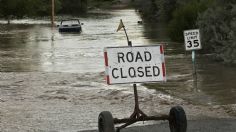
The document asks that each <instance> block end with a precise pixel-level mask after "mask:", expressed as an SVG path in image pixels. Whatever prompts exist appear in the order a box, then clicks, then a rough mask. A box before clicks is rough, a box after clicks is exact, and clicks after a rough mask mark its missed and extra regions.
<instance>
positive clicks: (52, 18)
mask: <svg viewBox="0 0 236 132" xmlns="http://www.w3.org/2000/svg"><path fill="white" fill-rule="evenodd" d="M51 4H52V14H51V25H52V27H54V15H55V12H54V11H55V0H52V3H51Z"/></svg>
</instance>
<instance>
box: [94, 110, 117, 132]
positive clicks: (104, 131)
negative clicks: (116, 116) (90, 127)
mask: <svg viewBox="0 0 236 132" xmlns="http://www.w3.org/2000/svg"><path fill="white" fill-rule="evenodd" d="M98 130H99V132H115V126H114V121H113V117H112V114H111V113H110V112H109V111H103V112H101V113H100V114H99V116H98Z"/></svg>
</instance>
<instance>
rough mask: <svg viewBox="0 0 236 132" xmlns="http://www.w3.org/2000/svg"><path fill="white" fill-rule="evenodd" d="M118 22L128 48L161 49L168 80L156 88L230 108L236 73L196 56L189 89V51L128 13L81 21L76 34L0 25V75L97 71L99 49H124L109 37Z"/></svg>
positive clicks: (115, 36) (118, 36)
mask: <svg viewBox="0 0 236 132" xmlns="http://www.w3.org/2000/svg"><path fill="white" fill-rule="evenodd" d="M121 18H122V19H123V21H124V23H125V26H126V27H127V30H128V34H129V36H130V39H131V40H132V41H133V44H134V45H151V44H160V42H165V44H167V45H166V46H165V52H166V53H165V55H166V63H167V64H166V66H167V75H168V78H167V79H168V80H167V83H166V84H159V85H158V87H157V88H158V89H162V90H165V91H168V92H169V93H172V94H173V95H176V96H178V97H181V98H185V99H189V100H192V101H194V102H196V103H202V104H235V103H236V96H235V93H236V84H235V80H236V76H235V75H236V68H234V67H229V66H225V65H223V64H219V63H216V62H213V61H211V60H209V59H208V57H207V56H205V55H204V56H203V55H198V57H197V71H198V82H197V86H196V84H195V85H194V84H193V79H192V75H191V74H192V63H191V58H190V52H185V51H184V48H183V44H180V43H173V42H169V39H168V37H167V36H166V33H165V26H164V25H161V24H152V23H144V24H143V25H139V24H137V21H139V20H141V18H140V17H139V16H138V14H137V13H136V12H135V11H133V10H117V11H109V13H100V14H99V13H98V14H91V15H89V16H88V17H86V18H81V22H83V23H84V25H83V32H82V33H81V34H60V33H58V31H57V29H56V28H55V29H53V30H51V28H50V26H49V25H47V24H48V23H49V22H48V21H43V20H40V21H37V20H30V19H26V20H15V21H13V24H12V25H5V24H2V25H0V71H1V72H26V71H30V72H35V71H43V72H70V73H81V74H83V73H98V72H102V71H104V64H103V48H104V47H106V46H124V45H126V39H125V36H124V34H123V32H118V33H117V32H115V30H116V28H117V25H118V24H119V19H121ZM2 22H3V21H2ZM52 39H53V40H54V41H52ZM88 79H89V78H88ZM183 93H184V94H183Z"/></svg>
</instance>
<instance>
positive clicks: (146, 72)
mask: <svg viewBox="0 0 236 132" xmlns="http://www.w3.org/2000/svg"><path fill="white" fill-rule="evenodd" d="M104 57H105V66H106V80H107V84H123V83H133V84H135V83H143V82H158V81H166V71H165V61H164V50H163V46H162V45H155V46H134V47H108V48H105V49H104Z"/></svg>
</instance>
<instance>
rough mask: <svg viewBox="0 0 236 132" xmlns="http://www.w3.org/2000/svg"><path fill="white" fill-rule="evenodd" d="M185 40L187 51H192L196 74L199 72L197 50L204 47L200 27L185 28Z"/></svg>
mask: <svg viewBox="0 0 236 132" xmlns="http://www.w3.org/2000/svg"><path fill="white" fill-rule="evenodd" d="M184 42H185V49H186V50H187V51H192V62H193V70H194V74H195V75H196V74H197V73H196V68H195V63H196V62H195V50H200V49H202V46H201V39H200V32H199V29H192V30H185V31H184Z"/></svg>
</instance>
